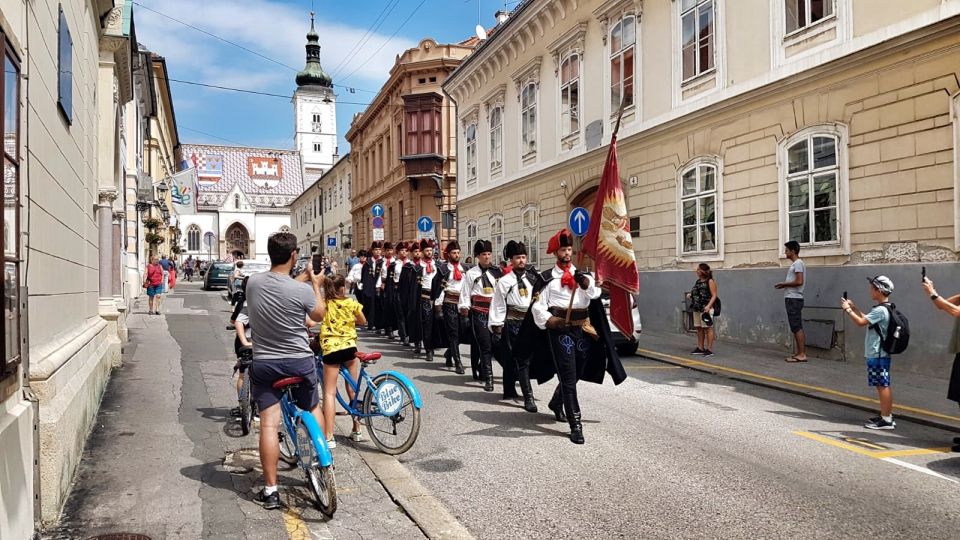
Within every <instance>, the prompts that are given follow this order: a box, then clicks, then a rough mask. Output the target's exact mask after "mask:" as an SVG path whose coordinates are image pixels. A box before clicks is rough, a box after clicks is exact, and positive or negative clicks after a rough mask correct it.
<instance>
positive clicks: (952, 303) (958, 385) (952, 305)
mask: <svg viewBox="0 0 960 540" xmlns="http://www.w3.org/2000/svg"><path fill="white" fill-rule="evenodd" d="M923 289H924V290H925V291H926V292H927V294H928V295H930V300H932V301H933V305H934V307H936V308H937V309H939V310H942V311H946V312H947V313H948V314H949V315H951V316H952V317H953V318H954V319H953V336H952V337H951V338H950V351H949V352H951V353H953V354H955V355H956V356H954V357H953V369H952V370H951V371H950V385H949V386H948V387H947V399H949V400H950V401H956V402H957V404H958V405H960V294H955V295H953V296H951V297H950V298H944V297H942V296H940V295H939V294H937V289H936V287H934V285H933V281H932V280H930V279H929V278H926V277H924V278H923ZM953 442H954V447H953V451H954V452H960V437H954V439H953Z"/></svg>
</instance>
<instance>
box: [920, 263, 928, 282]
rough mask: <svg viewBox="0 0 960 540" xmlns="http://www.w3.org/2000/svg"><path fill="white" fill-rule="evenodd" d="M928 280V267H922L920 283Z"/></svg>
mask: <svg viewBox="0 0 960 540" xmlns="http://www.w3.org/2000/svg"><path fill="white" fill-rule="evenodd" d="M926 281H927V267H926V266H921V267H920V283H925V282H926Z"/></svg>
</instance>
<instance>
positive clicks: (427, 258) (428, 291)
mask: <svg viewBox="0 0 960 540" xmlns="http://www.w3.org/2000/svg"><path fill="white" fill-rule="evenodd" d="M434 246H435V244H434V241H433V240H430V239H428V238H424V239H423V240H421V241H420V252H421V259H420V269H421V274H420V298H419V301H418V302H417V306H418V308H419V312H420V342H418V343H417V346H416V348H415V349H414V351H413V352H414V354H420V344H421V343H422V344H423V350H424V351H426V355H427V358H426V360H427V362H433V349H434V348H436V345H435V343H434V335H433V330H434V326H435V316H434V309H433V306H434V304H435V303H436V300H437V298H435V297H434V296H433V279H434V278H435V277H436V276H437V265H436V264H434V260H433V248H434Z"/></svg>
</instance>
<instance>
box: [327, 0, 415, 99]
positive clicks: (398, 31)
mask: <svg viewBox="0 0 960 540" xmlns="http://www.w3.org/2000/svg"><path fill="white" fill-rule="evenodd" d="M426 2H427V0H420V3H419V4H417V7H415V8H413V11H411V12H410V15H407V18H406V19H404V20H403V22H402V23H400V26H398V27H397V29H396V30H394V31H393V33H392V34H390V37H388V38H387V39H385V40H384V41H383V43H381V44H380V46H379V47H377V50H375V51H373V54H371V55H370V56H369V57H368V58H367V59H366V60H364V61H363V63H361V64H360V65H359V66H357V67H356V69H354V70H353V71H351V72H350V74H349V75H347V76H346V77H344V78H343V80H345V81H347V80H350V77H353V75H354V74H355V73H356V72H358V71H360V69H361V68H363V66H365V65H367V64H368V63H369V62H370V60H373V57H374V56H376V55H377V53H379V52H380V51H381V50H383V48H384V47H385V46H386V45H387V43H390V40H392V39H393V38H394V37H396V35H397V34H398V33H400V30H401V29H403V27H404V26H406V24H407V23H408V22H410V19H412V18H413V16H414V15H415V14H416V13H417V11H419V10H420V8H421V7H423V4H425V3H426Z"/></svg>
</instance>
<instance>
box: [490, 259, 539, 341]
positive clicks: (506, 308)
mask: <svg viewBox="0 0 960 540" xmlns="http://www.w3.org/2000/svg"><path fill="white" fill-rule="evenodd" d="M521 276H522V277H521V278H520V279H519V280H518V279H517V273H516V272H510V273H509V274H506V275H505V276H503V277H502V278H500V281H498V282H497V286H496V287H495V288H494V291H493V301H492V302H491V303H490V319H489V323H488V326H489V327H490V328H491V329H493V327H494V326H503V325H504V323H505V322H506V320H507V316H508V314H511V315H519V314H520V313H521V312H522V313H526V312H527V310H528V309H530V302H531V301H532V300H533V285H532V284H531V283H530V278H529V277H528V275H527V273H526V272H524V273H523V274H521ZM521 283H522V284H523V286H522V287H521V286H520V284H521ZM511 311H512V312H514V313H509V312H511Z"/></svg>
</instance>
